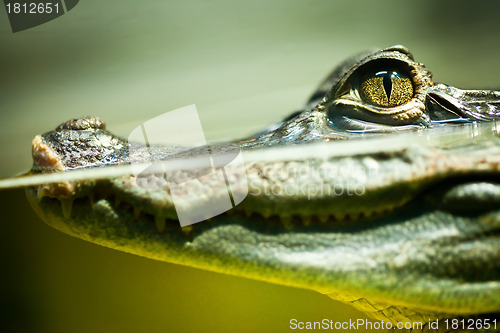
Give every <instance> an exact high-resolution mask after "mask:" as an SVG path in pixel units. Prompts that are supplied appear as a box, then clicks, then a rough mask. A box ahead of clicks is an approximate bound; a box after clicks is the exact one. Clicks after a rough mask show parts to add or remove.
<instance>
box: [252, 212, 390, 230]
mask: <svg viewBox="0 0 500 333" xmlns="http://www.w3.org/2000/svg"><path fill="white" fill-rule="evenodd" d="M394 208H395V207H385V208H384V209H381V210H373V211H365V212H355V213H333V214H330V215H328V214H321V215H303V216H302V215H294V216H290V215H287V216H282V215H273V214H271V213H270V212H263V213H257V212H255V211H250V210H244V211H243V213H244V215H245V216H246V217H247V218H250V217H251V216H252V215H254V214H257V215H259V216H261V217H263V218H264V219H266V220H269V219H271V218H273V217H277V218H279V220H280V221H281V224H282V225H283V227H284V228H285V229H291V228H293V226H294V225H296V224H297V223H299V224H301V225H304V226H310V225H311V224H313V221H317V223H319V224H322V225H326V224H328V223H330V222H340V221H354V220H358V219H362V218H370V217H373V216H376V215H380V214H384V213H388V212H390V211H392V210H394Z"/></svg>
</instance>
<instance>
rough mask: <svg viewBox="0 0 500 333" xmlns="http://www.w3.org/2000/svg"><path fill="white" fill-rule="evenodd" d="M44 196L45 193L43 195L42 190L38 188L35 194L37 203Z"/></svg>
mask: <svg viewBox="0 0 500 333" xmlns="http://www.w3.org/2000/svg"><path fill="white" fill-rule="evenodd" d="M44 196H45V193H44V191H43V189H42V188H39V189H38V191H37V193H36V198H37V199H38V201H41V200H42V199H43V197H44Z"/></svg>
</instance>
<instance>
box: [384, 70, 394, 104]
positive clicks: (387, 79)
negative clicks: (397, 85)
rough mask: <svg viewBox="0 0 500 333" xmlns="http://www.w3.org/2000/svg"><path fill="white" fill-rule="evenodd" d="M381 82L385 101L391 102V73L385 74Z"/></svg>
mask: <svg viewBox="0 0 500 333" xmlns="http://www.w3.org/2000/svg"><path fill="white" fill-rule="evenodd" d="M382 82H383V84H384V89H385V93H386V95H387V101H390V100H391V92H392V73H391V72H385V73H384V76H383V81H382Z"/></svg>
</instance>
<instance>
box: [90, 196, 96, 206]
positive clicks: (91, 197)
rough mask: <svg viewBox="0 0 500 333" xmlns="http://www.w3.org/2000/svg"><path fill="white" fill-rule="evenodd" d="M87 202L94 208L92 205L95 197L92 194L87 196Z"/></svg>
mask: <svg viewBox="0 0 500 333" xmlns="http://www.w3.org/2000/svg"><path fill="white" fill-rule="evenodd" d="M89 201H90V205H91V206H92V207H94V204H95V197H94V193H90V194H89Z"/></svg>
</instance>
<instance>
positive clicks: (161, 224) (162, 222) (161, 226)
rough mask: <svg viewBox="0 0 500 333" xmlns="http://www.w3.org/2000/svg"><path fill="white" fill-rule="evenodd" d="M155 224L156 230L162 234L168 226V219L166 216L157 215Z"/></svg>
mask: <svg viewBox="0 0 500 333" xmlns="http://www.w3.org/2000/svg"><path fill="white" fill-rule="evenodd" d="M155 225H156V231H158V233H159V234H162V233H163V232H164V231H165V228H166V226H167V221H166V219H165V218H164V217H161V216H155Z"/></svg>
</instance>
